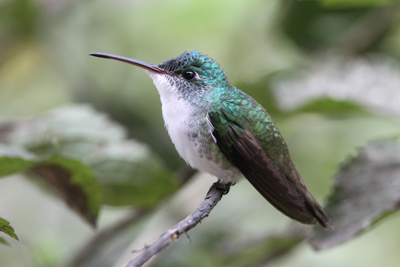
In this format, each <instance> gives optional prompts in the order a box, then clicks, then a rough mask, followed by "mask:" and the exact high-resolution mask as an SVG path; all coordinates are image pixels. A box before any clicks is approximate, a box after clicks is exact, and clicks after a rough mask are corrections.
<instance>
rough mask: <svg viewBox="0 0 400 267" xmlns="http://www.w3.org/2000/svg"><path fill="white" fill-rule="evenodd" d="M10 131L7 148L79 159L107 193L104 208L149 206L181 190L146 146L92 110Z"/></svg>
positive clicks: (57, 114) (58, 114) (77, 109)
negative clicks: (9, 144)
mask: <svg viewBox="0 0 400 267" xmlns="http://www.w3.org/2000/svg"><path fill="white" fill-rule="evenodd" d="M8 128H9V129H11V132H8V133H7V134H6V135H5V136H7V138H6V141H7V142H9V143H12V144H14V145H19V146H22V147H25V148H26V149H28V150H29V151H31V152H33V153H35V154H37V155H39V156H42V157H45V158H47V157H50V158H51V157H57V158H69V159H77V160H79V161H81V163H82V164H84V165H86V166H88V167H89V168H90V169H91V170H92V173H93V176H94V178H95V179H96V180H97V181H98V183H99V184H100V186H101V189H102V191H103V193H104V197H103V199H102V200H103V203H104V204H109V205H118V206H121V205H132V206H140V207H149V206H153V205H156V204H157V203H158V202H159V201H161V200H162V199H164V198H165V197H167V196H169V195H171V194H172V193H173V192H175V191H176V190H177V189H178V188H179V184H178V182H177V180H176V177H175V176H174V175H173V174H172V172H171V171H169V170H167V169H166V168H165V167H164V165H163V164H162V162H161V161H160V159H159V158H158V157H157V156H155V155H154V154H153V153H151V152H150V150H149V149H148V147H147V146H145V145H143V144H140V143H138V142H136V141H134V140H129V139H128V138H127V134H126V132H125V130H124V129H123V128H122V127H121V126H119V125H118V124H116V123H114V122H112V121H111V120H109V119H108V118H107V117H106V116H105V115H103V114H101V113H98V112H96V111H95V110H93V109H92V108H91V107H89V106H83V105H71V106H66V107H62V108H58V109H56V110H53V111H51V112H49V113H47V114H45V115H43V116H40V117H37V118H34V119H30V120H26V121H21V122H18V127H16V126H14V127H8ZM85 192H86V193H89V191H88V190H86V191H85ZM91 198H92V197H89V199H91ZM94 198H97V196H95V197H94ZM68 199H69V198H68Z"/></svg>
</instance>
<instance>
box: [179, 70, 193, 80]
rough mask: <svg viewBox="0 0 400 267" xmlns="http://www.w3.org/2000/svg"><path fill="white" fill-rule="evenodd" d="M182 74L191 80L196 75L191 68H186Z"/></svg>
mask: <svg viewBox="0 0 400 267" xmlns="http://www.w3.org/2000/svg"><path fill="white" fill-rule="evenodd" d="M182 76H183V78H185V79H186V80H193V78H194V77H195V76H196V73H195V72H194V71H192V70H187V71H185V72H184V73H183V74H182Z"/></svg>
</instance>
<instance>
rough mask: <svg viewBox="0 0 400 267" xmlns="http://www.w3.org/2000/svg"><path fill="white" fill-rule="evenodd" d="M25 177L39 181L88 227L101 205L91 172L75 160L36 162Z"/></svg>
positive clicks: (94, 221) (99, 193)
mask: <svg viewBox="0 0 400 267" xmlns="http://www.w3.org/2000/svg"><path fill="white" fill-rule="evenodd" d="M28 173H29V174H30V175H33V176H35V177H37V178H40V179H41V180H43V181H44V182H45V183H46V184H47V185H48V186H49V187H50V188H52V189H53V190H54V191H55V192H57V193H58V195H59V196H60V197H61V198H62V199H63V200H64V201H65V202H66V203H67V204H68V206H69V207H70V208H71V209H72V210H74V211H75V212H76V213H78V214H79V215H81V216H82V217H83V218H84V219H85V220H87V221H88V222H89V223H90V224H91V225H93V226H95V225H96V219H97V216H98V213H99V209H100V204H101V191H100V188H99V185H98V184H97V182H96V180H95V179H94V177H93V174H92V171H91V170H90V168H88V167H87V166H85V165H83V164H82V163H81V162H80V161H78V160H73V159H68V158H61V157H53V158H50V159H45V160H42V161H40V162H38V163H37V164H36V165H35V166H33V167H32V168H31V169H30V170H29V171H28Z"/></svg>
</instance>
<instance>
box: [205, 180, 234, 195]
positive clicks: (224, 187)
mask: <svg viewBox="0 0 400 267" xmlns="http://www.w3.org/2000/svg"><path fill="white" fill-rule="evenodd" d="M233 185H235V183H232V182H229V183H223V182H222V181H221V180H220V179H218V181H216V182H215V183H213V184H212V186H211V187H210V189H209V190H208V193H207V196H208V195H209V194H210V193H211V192H212V191H213V190H214V189H215V190H218V191H224V192H223V194H224V195H226V194H228V193H229V189H230V188H231V186H233Z"/></svg>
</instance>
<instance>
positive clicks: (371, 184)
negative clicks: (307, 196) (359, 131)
mask: <svg viewBox="0 0 400 267" xmlns="http://www.w3.org/2000/svg"><path fill="white" fill-rule="evenodd" d="M399 207H400V141H399V140H392V141H390V140H388V141H377V142H374V143H371V144H369V145H368V146H366V147H365V148H363V149H362V150H361V151H360V152H359V153H358V155H357V156H355V157H354V158H352V159H350V160H348V161H347V162H346V163H345V164H344V165H343V166H342V167H341V169H340V171H339V173H338V174H337V175H336V177H335V181H334V188H333V192H332V194H331V196H330V198H329V200H328V204H327V206H326V208H325V211H326V212H327V213H328V215H329V216H330V217H331V220H332V225H333V227H334V228H335V230H333V231H324V230H323V229H321V228H314V230H313V233H312V236H311V238H310V243H311V244H312V246H313V247H314V248H316V249H327V248H331V247H334V246H336V245H338V244H340V243H343V242H346V241H348V240H350V239H352V238H353V237H354V236H356V235H359V234H360V233H362V232H364V231H367V230H369V229H370V228H371V226H373V225H375V224H376V223H377V222H378V221H381V220H382V219H384V218H386V217H387V216H388V215H390V214H392V213H394V212H395V211H397V210H398V209H399Z"/></svg>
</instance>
